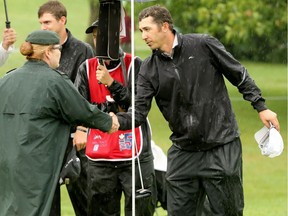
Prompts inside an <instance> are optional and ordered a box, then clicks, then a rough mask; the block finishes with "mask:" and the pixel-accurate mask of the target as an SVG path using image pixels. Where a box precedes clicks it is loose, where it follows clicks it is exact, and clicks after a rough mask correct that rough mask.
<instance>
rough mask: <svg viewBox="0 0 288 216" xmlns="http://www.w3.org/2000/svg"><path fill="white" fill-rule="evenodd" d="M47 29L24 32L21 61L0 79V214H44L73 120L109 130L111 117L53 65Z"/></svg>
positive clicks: (55, 48) (53, 40)
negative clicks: (24, 60)
mask: <svg viewBox="0 0 288 216" xmlns="http://www.w3.org/2000/svg"><path fill="white" fill-rule="evenodd" d="M59 42H60V40H59V36H58V35H57V34H56V33H55V32H52V31H43V30H38V31H34V32H32V33H31V34H29V35H28V36H27V38H26V40H25V42H24V43H23V44H22V45H21V47H20V52H21V54H23V55H24V56H26V58H27V61H26V63H25V64H24V65H23V66H22V67H20V68H18V69H15V70H13V71H11V72H9V73H7V74H6V75H5V76H4V77H2V78H1V79H0V97H1V103H0V137H1V141H0V175H1V178H0V190H1V193H0V199H1V202H0V215H2V216H8V215H9V216H10V215H29V216H40V215H41V216H48V215H49V214H50V209H51V205H52V200H53V195H54V191H55V188H56V185H58V182H59V174H60V169H61V166H62V161H63V157H64V153H65V149H66V146H67V139H68V137H69V136H70V127H71V125H73V124H77V125H78V124H82V125H84V126H86V127H92V128H94V127H95V128H98V129H100V130H102V131H106V132H110V133H111V132H115V131H116V130H117V127H119V123H118V122H117V118H116V116H115V115H114V117H112V118H111V117H110V116H109V115H108V114H106V113H104V112H101V111H100V110H99V109H98V108H97V106H95V105H91V104H90V103H89V102H87V100H85V98H83V97H82V96H81V95H80V94H79V92H78V91H77V89H76V88H75V86H74V85H73V83H72V82H71V80H70V79H69V78H68V77H67V75H66V74H65V73H63V72H60V71H58V70H55V68H57V67H58V66H59V59H60V55H61V51H60V50H61V45H60V44H59Z"/></svg>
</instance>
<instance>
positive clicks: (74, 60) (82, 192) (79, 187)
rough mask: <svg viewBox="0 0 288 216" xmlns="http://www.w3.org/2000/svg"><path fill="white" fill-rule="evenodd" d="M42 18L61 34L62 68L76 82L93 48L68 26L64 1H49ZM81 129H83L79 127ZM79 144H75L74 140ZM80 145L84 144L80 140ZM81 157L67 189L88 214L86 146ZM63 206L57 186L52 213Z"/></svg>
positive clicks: (79, 210)
mask: <svg viewBox="0 0 288 216" xmlns="http://www.w3.org/2000/svg"><path fill="white" fill-rule="evenodd" d="M38 19H39V23H40V25H41V29H42V30H50V31H54V32H56V33H57V34H58V35H59V36H60V43H61V45H62V53H61V58H60V65H59V67H58V68H57V69H58V70H60V71H62V72H64V73H66V74H67V75H68V76H69V78H70V79H71V81H72V82H74V81H75V77H76V75H77V71H78V68H79V66H80V64H81V63H82V62H84V61H85V60H86V59H88V58H92V57H93V56H94V51H93V48H92V47H91V46H90V45H89V44H87V43H85V42H82V41H80V40H78V39H76V38H75V37H73V35H72V34H71V32H70V31H69V30H68V29H67V28H66V23H67V10H66V8H65V6H64V5H63V4H62V3H61V2H60V1H47V2H46V3H44V4H42V5H41V6H40V7H39V9H38ZM77 130H81V127H80V126H79V127H78V129H77ZM75 131H76V128H75V127H72V128H71V137H69V140H67V142H69V144H68V146H67V149H66V154H65V159H64V161H65V160H66V157H67V155H68V153H69V152H70V151H71V149H72V146H73V135H74V132H75ZM74 144H75V143H74ZM79 144H80V143H79ZM77 156H78V157H79V158H80V160H81V174H80V177H79V178H78V179H77V181H74V182H70V183H69V184H67V185H66V186H67V191H68V193H69V197H70V200H71V202H72V206H73V208H74V211H75V215H76V216H83V215H86V202H87V188H86V181H87V179H86V178H87V176H86V175H87V173H86V166H87V158H86V157H85V148H84V149H82V150H80V151H78V152H77ZM60 207H61V205H60V186H58V187H57V189H56V192H55V197H54V204H53V205H52V211H51V216H57V215H59V216H60V215H61V208H60Z"/></svg>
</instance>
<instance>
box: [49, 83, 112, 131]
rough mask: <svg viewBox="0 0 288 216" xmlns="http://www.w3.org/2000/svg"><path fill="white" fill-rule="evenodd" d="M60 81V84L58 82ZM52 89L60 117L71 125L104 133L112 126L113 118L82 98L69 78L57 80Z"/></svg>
mask: <svg viewBox="0 0 288 216" xmlns="http://www.w3.org/2000/svg"><path fill="white" fill-rule="evenodd" d="M57 81H58V82H57ZM57 81H55V86H54V87H53V88H52V91H54V94H53V95H54V97H55V100H56V102H57V104H58V107H59V110H60V115H61V116H62V117H63V119H64V120H65V121H67V122H69V123H70V124H77V125H80V124H81V125H84V126H86V127H90V128H97V129H100V130H102V131H104V132H106V131H109V130H110V129H111V126H112V119H111V117H110V116H109V115H108V114H106V113H104V112H101V111H100V110H99V109H98V108H97V106H95V105H92V104H90V103H89V102H88V101H87V100H86V99H85V98H84V97H82V96H81V95H80V94H79V92H78V91H77V89H76V88H75V86H74V85H73V83H72V82H71V81H70V80H69V78H68V77H67V78H63V79H57Z"/></svg>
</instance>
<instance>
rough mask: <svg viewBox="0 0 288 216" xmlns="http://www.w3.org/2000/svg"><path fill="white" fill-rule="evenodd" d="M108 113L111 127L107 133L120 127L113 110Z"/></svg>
mask: <svg viewBox="0 0 288 216" xmlns="http://www.w3.org/2000/svg"><path fill="white" fill-rule="evenodd" d="M109 115H110V116H111V117H112V127H111V129H110V130H109V131H108V133H109V134H111V133H114V132H116V131H118V128H119V127H120V124H119V122H118V118H117V116H116V115H115V114H114V113H113V112H110V113H109Z"/></svg>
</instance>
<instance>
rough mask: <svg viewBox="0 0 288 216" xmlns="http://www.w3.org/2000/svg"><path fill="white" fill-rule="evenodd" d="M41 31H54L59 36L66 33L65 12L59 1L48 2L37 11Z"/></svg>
mask: <svg viewBox="0 0 288 216" xmlns="http://www.w3.org/2000/svg"><path fill="white" fill-rule="evenodd" d="M38 19H39V23H40V24H41V29H42V30H50V31H54V32H56V33H57V34H59V35H60V36H61V35H63V34H64V33H66V23H67V10H66V8H65V6H64V5H63V4H62V3H61V2H59V1H48V2H46V3H45V4H43V5H42V6H40V7H39V10H38Z"/></svg>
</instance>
